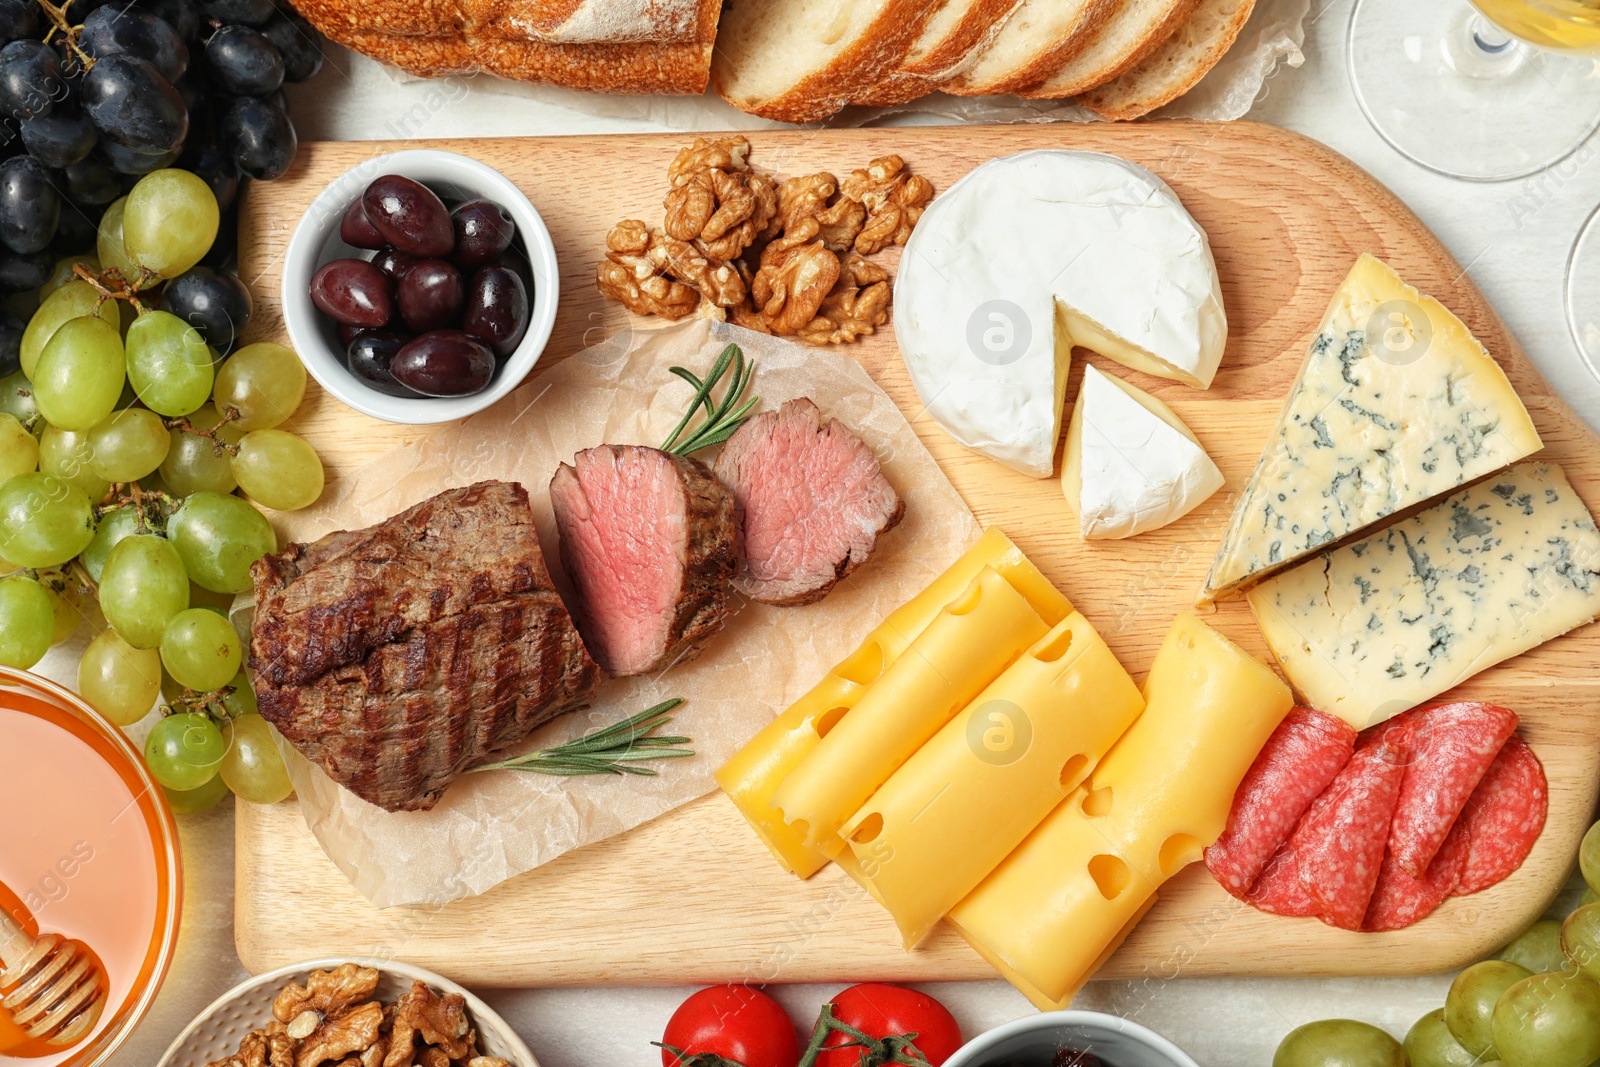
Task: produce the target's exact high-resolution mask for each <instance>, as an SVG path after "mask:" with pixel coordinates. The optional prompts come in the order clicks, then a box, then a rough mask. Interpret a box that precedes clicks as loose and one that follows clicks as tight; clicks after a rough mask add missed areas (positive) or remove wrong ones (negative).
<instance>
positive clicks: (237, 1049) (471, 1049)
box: [157, 958, 539, 1067]
mask: <svg viewBox="0 0 1600 1067" xmlns="http://www.w3.org/2000/svg"><path fill="white" fill-rule="evenodd" d="M341 967H343V968H344V970H340V968H341ZM318 972H321V973H320V974H319V973H318ZM417 983H421V985H422V987H425V989H426V992H419V991H418V986H417ZM458 998H459V999H458ZM374 1005H376V1007H374ZM282 1016H287V1017H288V1018H287V1019H284V1018H282ZM402 1035H403V1036H402ZM247 1039H248V1040H247ZM210 1065H225V1067H539V1065H538V1061H537V1060H535V1059H534V1058H533V1053H531V1052H529V1051H528V1046H527V1045H525V1044H523V1043H522V1039H521V1038H519V1037H518V1036H517V1035H516V1033H515V1031H513V1030H512V1029H511V1027H510V1026H508V1025H506V1022H505V1020H504V1019H502V1018H500V1016H498V1015H496V1014H495V1013H494V1011H493V1010H492V1009H491V1008H490V1007H489V1006H488V1005H487V1004H485V1003H484V1002H483V1001H481V1000H479V999H478V998H477V997H475V996H473V995H472V994H471V993H469V992H467V991H466V990H465V989H463V988H461V987H460V986H459V985H457V984H456V983H454V982H452V981H450V980H449V979H447V978H444V977H441V976H440V975H437V974H434V973H433V972H432V971H427V970H423V969H422V968H421V967H413V966H411V965H410V964H406V963H399V962H396V961H393V960H372V959H359V958H358V959H354V960H344V959H333V960H312V961H309V962H306V963H296V964H292V965H290V966H288V967H280V968H278V969H277V970H275V971H269V972H268V973H266V974H261V975H257V976H256V977H254V978H252V979H250V980H249V981H247V982H244V983H243V984H241V985H238V986H236V987H234V989H232V990H231V991H230V992H228V993H227V994H225V995H224V996H222V997H221V998H219V999H218V1000H217V1001H216V1002H215V1003H213V1004H212V1005H211V1006H210V1007H208V1008H207V1009H206V1010H205V1011H203V1012H201V1013H200V1014H199V1016H197V1017H196V1018H195V1020H194V1021H193V1022H192V1023H190V1024H189V1025H188V1026H187V1027H186V1028H185V1029H184V1031H183V1032H182V1033H181V1034H179V1035H178V1037H177V1039H176V1040H174V1041H173V1042H172V1045H171V1046H170V1047H169V1048H168V1049H167V1051H166V1054H165V1055H164V1056H162V1057H161V1060H160V1063H159V1064H158V1065H157V1067H210Z"/></svg>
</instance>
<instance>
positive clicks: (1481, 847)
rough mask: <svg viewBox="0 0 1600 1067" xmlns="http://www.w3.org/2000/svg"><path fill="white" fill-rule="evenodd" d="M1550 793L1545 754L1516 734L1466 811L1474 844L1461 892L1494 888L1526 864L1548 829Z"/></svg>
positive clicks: (1467, 827) (1464, 829)
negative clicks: (1541, 756) (1541, 759)
mask: <svg viewBox="0 0 1600 1067" xmlns="http://www.w3.org/2000/svg"><path fill="white" fill-rule="evenodd" d="M1549 794H1550V787H1549V783H1547V782H1546V781H1545V777H1544V767H1542V766H1541V765H1540V764H1539V757H1538V756H1535V755H1534V754H1533V749H1531V748H1529V747H1528V744H1527V742H1526V741H1524V740H1522V738H1520V737H1517V736H1516V735H1512V737H1511V739H1510V740H1508V741H1507V742H1506V743H1505V747H1504V748H1502V749H1501V750H1500V754H1499V755H1498V756H1496V757H1495V760H1494V763H1493V765H1491V766H1490V768H1489V772H1488V773H1487V774H1485V775H1484V776H1483V780H1482V781H1481V782H1479V783H1478V788H1477V789H1476V790H1474V791H1473V793H1472V798H1471V799H1470V800H1468V801H1467V805H1466V808H1465V809H1464V810H1463V811H1462V813H1461V819H1460V823H1461V828H1462V832H1463V833H1464V834H1465V835H1466V837H1467V839H1468V845H1467V862H1466V865H1465V867H1464V869H1463V870H1462V872H1461V881H1460V883H1459V884H1458V885H1457V886H1456V889H1455V892H1456V895H1457V896H1466V895H1467V894H1468V893H1476V892H1478V891H1479V890H1480V889H1488V888H1489V887H1490V886H1492V885H1494V884H1495V883H1496V882H1499V881H1500V880H1501V879H1503V878H1505V877H1506V876H1507V875H1509V874H1510V873H1511V872H1512V871H1514V870H1516V869H1517V868H1518V867H1520V866H1522V861H1523V860H1525V859H1527V858H1528V853H1529V852H1530V851H1532V849H1533V843H1534V842H1535V841H1537V840H1538V839H1539V833H1540V831H1542V830H1543V829H1544V817H1545V810H1546V808H1547V807H1548V803H1549Z"/></svg>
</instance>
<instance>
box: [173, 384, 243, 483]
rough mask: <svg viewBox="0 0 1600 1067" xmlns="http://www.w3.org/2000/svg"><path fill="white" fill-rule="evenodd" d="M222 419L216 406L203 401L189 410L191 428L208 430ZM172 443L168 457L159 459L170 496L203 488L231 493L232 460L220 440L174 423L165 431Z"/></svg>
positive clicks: (232, 481)
mask: <svg viewBox="0 0 1600 1067" xmlns="http://www.w3.org/2000/svg"><path fill="white" fill-rule="evenodd" d="M221 420H222V416H220V415H218V414H217V409H216V408H214V407H212V406H211V405H210V404H206V405H203V406H202V407H200V408H199V409H198V410H196V411H194V412H192V413H190V415H189V426H190V428H191V429H194V430H209V429H212V428H213V427H215V426H216V425H217V423H218V422H220V421H221ZM168 436H169V437H170V438H171V440H172V446H171V447H170V448H168V449H167V458H166V459H164V460H162V461H161V477H162V479H163V480H164V481H165V482H166V483H167V488H168V489H170V490H171V491H172V495H173V496H188V495H189V494H190V493H198V492H202V491H207V492H212V493H231V492H233V490H234V489H235V488H236V487H237V485H238V483H237V482H235V481H234V480H233V464H232V463H231V462H230V459H229V456H228V453H227V452H226V451H224V450H223V449H222V447H221V445H220V443H219V442H217V441H216V440H214V439H213V438H210V437H206V436H204V435H203V434H200V433H191V432H190V431H189V430H186V429H182V428H179V427H173V428H172V429H171V430H169V431H168Z"/></svg>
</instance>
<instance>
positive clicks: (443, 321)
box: [380, 259, 467, 333]
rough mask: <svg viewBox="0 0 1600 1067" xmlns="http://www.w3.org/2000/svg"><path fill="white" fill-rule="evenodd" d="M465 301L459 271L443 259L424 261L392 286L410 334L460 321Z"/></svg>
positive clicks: (462, 282) (425, 331) (463, 286)
mask: <svg viewBox="0 0 1600 1067" xmlns="http://www.w3.org/2000/svg"><path fill="white" fill-rule="evenodd" d="M380 269H381V268H380ZM466 298H467V287H466V283H465V282H464V281H462V279H461V271H459V270H457V269H456V267H455V265H454V264H453V263H448V262H446V261H445V260H442V259H425V260H423V261H422V262H420V263H418V264H417V265H416V266H414V267H412V268H411V269H410V270H408V271H406V272H405V274H403V275H402V276H401V277H400V280H399V282H398V284H396V285H395V304H396V306H398V307H399V309H400V317H401V318H402V319H404V320H405V322H406V326H407V327H409V328H410V329H411V331H412V332H413V333H427V332H429V331H430V330H442V329H444V328H445V327H446V326H450V325H453V324H455V323H457V322H459V321H460V320H461V306H462V304H463V303H465V301H466Z"/></svg>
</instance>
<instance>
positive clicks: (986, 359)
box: [895, 149, 1227, 478]
mask: <svg viewBox="0 0 1600 1067" xmlns="http://www.w3.org/2000/svg"><path fill="white" fill-rule="evenodd" d="M895 307H896V312H895V314H896V317H897V318H896V322H895V336H896V339H897V340H898V341H899V344H900V351H901V354H902V355H903V356H904V357H905V361H906V367H907V369H908V370H909V371H910V374H911V380H912V383H913V384H914V385H915V386H916V389H917V394H918V396H919V397H921V399H922V403H923V404H924V405H925V406H926V408H927V410H928V413H929V414H930V415H932V416H933V418H934V419H935V420H937V421H938V422H939V424H940V425H941V426H943V427H944V428H945V430H946V431H948V432H949V433H950V435H951V436H952V437H954V438H955V439H956V440H957V441H959V442H960V443H961V444H963V445H965V446H967V447H968V448H971V449H973V450H974V451H977V452H981V453H982V454H984V455H986V456H989V457H991V458H993V459H995V460H998V461H999V462H1001V463H1004V464H1005V465H1006V466H1008V467H1010V468H1012V469H1013V470H1017V471H1021V472H1022V473H1024V474H1029V475H1032V476H1034V477H1038V478H1044V477H1048V476H1049V475H1050V474H1051V472H1052V471H1053V470H1054V463H1055V448H1056V442H1057V440H1058V438H1059V437H1060V432H1061V409H1062V401H1063V399H1064V397H1065V390H1066V380H1067V370H1068V366H1069V363H1070V359H1071V352H1072V346H1073V344H1074V343H1077V344H1080V345H1083V346H1084V347H1087V348H1092V349H1094V350H1095V351H1098V352H1101V354H1102V355H1105V356H1107V357H1109V358H1111V359H1115V360H1119V361H1122V362H1125V363H1127V364H1129V365H1131V366H1135V367H1137V368H1138V369H1140V370H1144V371H1147V372H1149V373H1152V374H1158V375H1161V376H1163V377H1168V378H1174V379H1177V380H1179V381H1183V382H1186V383H1188V384H1190V385H1196V386H1199V387H1201V388H1205V387H1207V386H1209V385H1210V384H1211V379H1212V377H1213V376H1214V375H1215V374H1216V370H1217V365H1218V364H1219V363H1220V362H1221V359H1222V353H1223V349H1224V347H1225V346H1226V341H1227V316H1226V314H1225V313H1224V311H1223V305H1222V291H1221V285H1220V282H1219V281H1218V278H1217V271H1216V265H1215V263H1214V262H1213V260H1212V257H1211V247H1210V243H1209V242H1208V240H1207V238H1206V235H1205V231H1203V230H1202V229H1201V228H1200V226H1199V225H1198V224H1197V223H1196V222H1195V221H1194V219H1193V218H1192V217H1190V215H1189V213H1188V212H1187V211H1185V210H1184V207H1183V204H1182V203H1181V202H1180V201H1179V200H1178V198H1177V195H1176V194H1174V193H1173V191H1172V190H1171V189H1170V188H1168V186H1167V185H1166V183H1165V182H1163V181H1162V180H1161V179H1160V178H1158V177H1156V176H1155V175H1154V174H1152V173H1151V172H1150V171H1148V170H1145V169H1144V168H1143V167H1139V166H1136V165H1134V164H1132V163H1129V162H1127V161H1125V160H1122V159H1118V158H1116V157H1114V156H1108V155H1103V154H1100V153H1096V152H1073V151H1064V150H1056V149H1049V150H1042V151H1035V152H1023V153H1019V154H1017V155H1013V156H1006V157H1003V158H1001V159H997V160H993V161H991V162H989V163H985V164H984V165H982V166H980V167H978V168H976V169H975V170H973V171H971V172H970V173H969V174H967V175H966V176H965V177H964V178H962V179H961V180H960V181H958V182H957V183H956V184H955V185H953V186H951V187H950V188H949V189H948V190H946V191H945V192H944V194H943V195H941V196H939V197H938V198H937V199H935V200H934V201H933V203H932V204H931V205H930V206H929V207H928V209H927V210H926V211H925V212H924V213H923V215H922V218H921V220H920V221H919V222H918V223H917V228H916V229H915V230H914V231H912V234H911V239H910V241H909V242H908V243H907V245H906V250H905V253H904V255H902V256H901V261H900V268H899V272H898V275H897V277H896V279H895Z"/></svg>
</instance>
